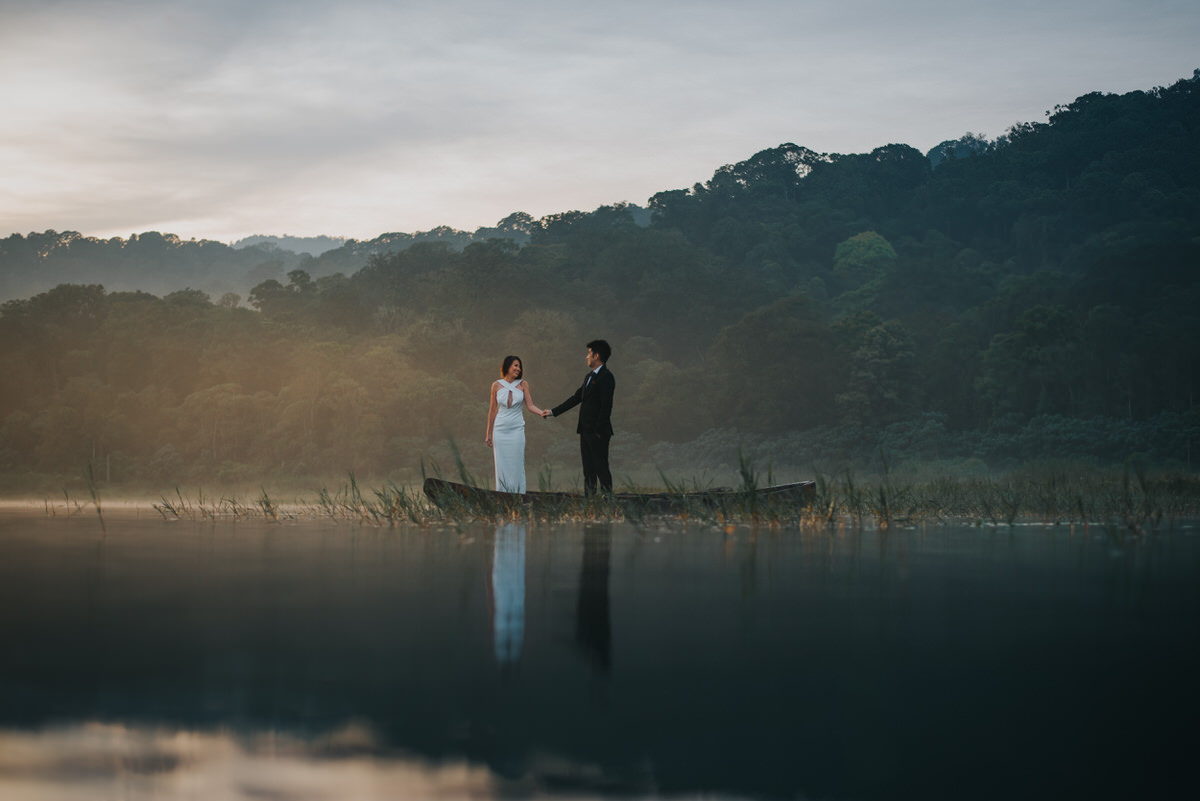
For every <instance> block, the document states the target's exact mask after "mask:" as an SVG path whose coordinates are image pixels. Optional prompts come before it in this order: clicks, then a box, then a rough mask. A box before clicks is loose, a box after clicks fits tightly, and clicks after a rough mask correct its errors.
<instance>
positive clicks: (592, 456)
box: [579, 434, 612, 495]
mask: <svg viewBox="0 0 1200 801" xmlns="http://www.w3.org/2000/svg"><path fill="white" fill-rule="evenodd" d="M609 439H611V438H610V437H606V436H603V435H596V434H581V435H580V436H579V455H580V456H581V457H582V458H583V492H584V494H586V495H595V494H596V484H597V483H599V484H600V491H601V492H603V493H604V494H606V495H612V473H611V472H610V471H609V469H608V441H609Z"/></svg>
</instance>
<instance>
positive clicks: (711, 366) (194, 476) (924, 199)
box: [0, 71, 1200, 485]
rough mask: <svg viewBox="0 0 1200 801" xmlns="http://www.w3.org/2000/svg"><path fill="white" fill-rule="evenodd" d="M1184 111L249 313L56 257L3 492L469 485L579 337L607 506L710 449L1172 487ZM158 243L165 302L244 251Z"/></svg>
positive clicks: (823, 462)
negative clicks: (209, 485) (512, 374)
mask: <svg viewBox="0 0 1200 801" xmlns="http://www.w3.org/2000/svg"><path fill="white" fill-rule="evenodd" d="M1198 90H1200V71H1198V72H1197V74H1196V75H1194V76H1193V77H1192V78H1190V79H1185V80H1181V81H1179V82H1178V83H1176V84H1174V85H1172V86H1170V87H1166V88H1159V89H1154V90H1150V91H1144V92H1133V93H1130V94H1126V95H1120V96H1118V95H1108V94H1099V93H1096V94H1090V95H1086V96H1084V97H1080V98H1078V99H1077V100H1075V101H1074V102H1072V103H1070V104H1068V105H1064V106H1059V107H1057V108H1055V109H1053V110H1052V111H1051V112H1050V113H1049V114H1048V117H1047V120H1046V121H1045V122H1038V123H1026V124H1020V125H1017V126H1014V127H1013V128H1012V129H1011V130H1010V131H1009V132H1008V133H1007V134H1006V135H1004V136H1002V137H1000V138H999V139H997V140H995V141H987V140H983V139H981V138H980V137H977V136H974V135H967V136H966V137H963V138H962V139H960V140H956V141H948V142H946V143H944V144H943V145H940V146H939V147H938V148H936V149H935V150H934V151H933V152H932V153H930V154H928V155H926V154H922V153H920V152H918V151H916V150H914V149H912V148H910V147H908V146H905V145H895V144H894V145H887V146H885V147H880V148H878V149H877V150H875V151H873V152H872V153H869V154H854V155H837V154H819V153H814V152H812V151H809V150H807V149H805V148H803V147H798V146H796V145H792V144H785V145H781V146H779V147H776V148H773V149H770V150H765V151H762V152H761V153H758V154H756V155H754V156H753V157H751V158H750V159H748V160H746V161H744V162H742V163H739V164H735V165H729V166H725V167H722V168H720V169H719V170H717V171H716V173H715V174H714V175H713V176H712V178H711V179H710V180H709V181H707V182H706V183H704V184H697V185H695V186H694V187H692V188H691V189H680V190H673V191H666V192H662V193H660V194H658V195H655V196H654V197H653V198H651V199H650V200H649V203H648V206H649V210H650V213H651V217H650V219H649V220H647V219H645V218H644V216H643V215H642V214H641V213H642V210H641V209H639V208H637V207H632V206H625V205H616V206H611V207H604V208H600V209H597V210H595V211H592V212H578V211H572V212H566V213H563V214H558V215H553V216H550V217H546V218H543V219H541V220H534V219H532V218H530V217H529V216H528V215H522V214H514V215H512V216H510V217H509V218H506V220H504V221H502V223H501V224H500V225H498V226H497V228H496V229H495V231H496V234H497V235H496V236H495V237H489V236H478V237H472V238H471V241H470V242H469V243H465V242H457V243H449V242H436V241H433V242H430V241H423V242H407V243H405V247H404V249H396V250H389V249H386V248H374V249H371V248H365V247H363V246H362V243H353V242H351V243H347V244H346V246H344V247H343V248H339V249H335V250H331V251H329V252H328V253H325V254H323V255H322V257H321V258H319V259H312V258H311V257H303V258H300V257H295V256H294V255H292V256H290V257H288V258H283V259H280V258H276V259H275V263H274V264H273V266H272V267H271V269H272V270H274V271H275V274H274V275H267V274H266V273H265V272H264V274H263V280H261V281H259V282H257V283H256V284H255V285H254V286H253V288H252V289H251V290H250V291H249V292H248V293H247V294H246V296H245V297H240V296H238V295H237V294H233V293H228V294H224V295H222V296H219V297H214V296H213V295H211V294H209V293H207V292H204V291H200V290H196V289H187V290H179V291H173V292H169V293H166V294H165V295H163V296H162V297H159V296H156V295H151V294H145V293H142V292H130V291H110V290H108V289H105V288H103V287H102V286H100V285H98V282H96V281H93V280H88V279H86V278H85V276H88V275H96V274H99V271H96V270H94V268H95V264H93V262H92V261H91V258H92V256H91V255H90V254H92V253H93V252H101V253H105V254H107V255H105V256H104V259H108V260H110V261H111V260H112V259H117V261H118V262H119V263H120V265H121V267H122V269H126V268H127V269H130V270H139V269H140V270H144V271H146V272H145V274H146V275H149V274H150V273H151V272H152V271H153V268H152V262H153V259H151V258H149V257H145V258H143V257H142V256H140V255H139V253H142V252H144V251H142V250H141V248H143V247H148V246H150V245H153V246H154V247H155V248H158V249H159V251H162V249H163V247H164V246H163V243H162V241H159V240H163V241H168V240H167V238H164V237H159V236H158V235H150V234H147V235H143V236H142V237H138V238H136V240H130V241H129V242H124V243H123V244H122V246H121V247H120V248H119V251H120V253H122V254H124V255H122V256H120V257H119V258H118V257H116V256H113V255H112V251H106V250H104V247H105V246H104V243H95V242H93V243H92V244H90V245H87V246H80V245H79V241H84V242H86V240H82V238H79V241H73V242H72V243H70V245H69V247H67V248H66V251H67V252H68V253H69V254H70V258H71V260H72V263H74V264H75V265H76V267H77V270H78V272H77V273H75V274H73V276H72V278H71V280H72V282H73V283H71V284H68V285H61V286H58V287H56V288H54V289H51V290H49V291H46V292H42V293H40V294H36V295H34V296H32V297H29V298H28V299H19V300H11V301H9V302H7V303H5V304H4V305H3V307H2V308H0V370H2V371H3V375H4V380H3V384H2V387H3V389H2V390H0V420H2V421H3V427H2V428H0V472H4V473H7V474H9V475H10V476H27V475H29V474H32V473H36V474H41V475H45V476H50V477H61V476H70V475H78V474H80V472H81V471H83V470H85V469H86V465H87V463H88V462H89V461H91V462H92V463H93V465H94V466H96V469H97V470H98V471H99V472H100V473H102V474H103V475H104V476H105V477H106V478H111V480H112V481H113V482H139V481H140V482H149V483H151V484H154V483H156V482H157V483H158V484H164V483H167V482H174V481H181V482H183V481H205V480H208V481H212V480H227V481H259V480H271V479H273V478H280V479H281V478H285V477H292V478H295V479H307V478H323V477H329V476H337V475H339V474H342V475H344V473H345V472H346V471H347V470H354V471H356V472H357V473H358V474H360V475H364V476H365V475H370V476H391V477H394V478H399V479H400V480H410V479H411V478H412V477H413V476H414V475H416V473H417V471H418V470H419V465H420V463H421V460H422V459H426V460H428V459H429V458H430V457H433V458H435V459H438V460H440V461H441V462H443V463H444V462H446V461H447V460H448V459H449V458H450V456H449V454H448V452H447V447H448V445H447V443H448V442H449V441H450V440H451V439H453V440H454V441H455V442H457V444H458V446H459V447H460V448H461V450H462V453H463V454H464V456H465V457H466V460H467V463H468V465H469V466H471V467H472V468H473V469H475V470H477V471H478V473H479V474H480V475H481V476H487V475H488V474H489V472H490V469H489V468H488V467H487V464H488V462H487V460H488V458H489V457H488V452H487V449H486V448H485V446H484V445H483V444H482V439H483V430H484V423H485V417H486V409H487V406H486V401H487V398H486V394H487V387H488V385H489V383H490V381H491V380H492V378H494V377H495V376H496V374H497V373H498V370H499V364H500V361H501V359H502V358H503V356H504V355H505V354H508V353H515V354H518V355H520V356H521V357H522V358H523V359H524V361H525V365H526V368H527V374H528V377H529V380H530V381H531V384H532V387H533V392H534V398H535V399H536V402H537V403H538V404H539V405H548V404H553V403H557V402H558V401H561V400H562V399H563V398H564V397H566V395H567V394H568V393H569V392H570V391H571V390H573V389H574V387H575V385H576V384H577V382H578V380H579V379H580V378H581V376H582V374H583V372H584V370H585V369H586V367H585V365H584V360H583V351H584V343H585V342H586V341H587V340H589V339H592V338H595V337H604V338H607V339H608V340H609V341H610V342H611V343H612V345H613V350H614V354H613V358H612V360H611V362H610V366H611V367H612V369H613V371H614V373H615V374H616V376H617V381H618V386H617V406H616V413H615V415H614V422H615V425H616V427H617V430H618V433H617V437H616V439H615V440H614V443H613V448H614V452H613V461H614V467H615V468H616V472H617V474H618V478H619V479H620V478H621V477H622V476H631V477H633V478H634V479H635V480H641V479H642V478H643V477H644V476H646V475H650V476H653V475H654V473H655V471H656V469H658V468H660V467H661V468H663V469H664V470H666V471H669V472H670V473H671V477H672V478H684V479H687V478H690V477H700V476H703V475H718V474H720V473H721V472H722V471H727V470H728V469H729V468H730V465H731V464H732V465H736V460H737V452H738V449H739V447H740V448H742V449H743V451H744V452H745V453H746V454H747V455H748V456H750V457H751V458H752V459H755V460H757V461H758V462H759V463H760V465H762V466H765V464H766V463H767V462H771V463H773V464H775V465H776V466H778V467H781V468H784V469H787V470H790V471H793V472H804V471H811V470H812V469H813V468H817V469H821V470H833V469H838V468H840V467H843V466H847V465H850V466H853V465H864V464H867V463H868V462H869V461H870V460H871V459H876V460H878V459H879V455H880V453H883V454H884V455H885V457H888V458H891V459H893V460H894V462H900V461H903V460H917V459H924V460H942V461H943V462H945V461H947V460H949V461H953V462H958V463H960V464H963V465H966V466H968V467H970V468H972V469H980V468H981V466H982V465H988V466H990V467H992V468H1002V467H1005V466H1009V465H1012V464H1014V463H1016V462H1018V461H1020V460H1027V459H1045V458H1055V457H1067V456H1070V457H1084V458H1090V459H1094V460H1098V461H1102V462H1116V463H1119V462H1121V461H1123V460H1125V459H1127V458H1128V457H1131V456H1138V457H1139V458H1145V459H1149V460H1152V461H1154V462H1156V463H1159V464H1168V465H1173V466H1177V467H1187V468H1193V467H1194V466H1195V461H1196V459H1197V457H1200V454H1195V455H1193V453H1192V450H1193V448H1194V447H1196V445H1198V444H1200V406H1198V404H1197V401H1198V400H1200V92H1198ZM154 237H158V239H154ZM148 240H149V241H148ZM174 246H175V249H176V250H178V251H180V252H181V253H184V252H186V253H187V254H188V255H187V257H186V258H184V259H182V260H180V261H173V262H170V263H171V264H172V265H173V266H172V269H178V270H179V272H180V275H183V276H192V275H195V276H203V275H206V274H207V273H206V271H212V270H214V269H216V268H215V266H214V265H216V264H218V263H220V262H222V260H224V261H228V260H230V259H234V258H239V257H235V254H239V253H246V252H247V251H232V250H231V249H229V248H227V247H225V246H221V245H216V244H214V243H179V242H178V241H176V242H175V243H174ZM355 246H357V247H358V248H359V250H358V252H357V255H354V252H355V251H354V248H355ZM4 247H5V250H4V251H3V259H4V261H3V262H2V263H3V265H4V270H5V271H8V270H9V269H11V268H10V265H11V264H12V263H13V262H12V259H13V258H14V257H13V255H12V254H13V253H14V252H16V251H17V250H18V249H20V248H26V251H27V252H23V255H22V256H21V258H23V259H25V260H26V262H28V263H29V264H32V265H34V267H35V268H36V265H38V264H39V263H46V262H47V261H48V260H49V259H51V258H61V257H62V253H61V252H59V251H57V250H56V249H55V248H53V247H51V248H48V249H47V248H46V247H45V246H44V243H41V242H40V241H39V240H37V238H36V237H34V236H30V237H28V238H26V237H10V238H9V239H8V240H6V241H5V242H4ZM60 247H61V246H60ZM93 248H95V249H97V250H96V251H93V250H92V249H93ZM210 249H211V250H212V252H213V253H214V254H215V255H214V257H213V259H211V260H206V259H208V256H207V254H206V251H207V250H210ZM56 252H57V253H58V256H54V255H53V254H54V253H56ZM263 253H264V251H261V250H260V251H258V255H259V256H260V257H261V256H262V255H263ZM96 258H97V259H99V258H100V257H99V256H97V257H96ZM39 259H40V260H41V261H40V262H39ZM252 260H253V259H251V260H250V261H246V262H239V263H238V265H237V269H242V268H243V267H244V268H245V272H249V271H250V270H253V269H255V268H256V266H255V265H251V261H252ZM23 263H24V262H23ZM105 263H109V262H107V261H106V262H105ZM162 263H163V261H162V260H161V259H160V261H159V262H158V264H159V265H160V266H161V264H162ZM330 265H337V267H338V269H336V270H335V269H331V268H330ZM131 274H134V273H131ZM202 284H203V281H202V280H200V278H197V279H196V280H195V281H192V282H191V286H201V285H202ZM573 430H574V426H573V423H568V422H567V421H541V420H530V422H529V437H530V453H529V462H530V470H531V472H536V471H537V470H538V468H539V465H541V464H543V463H546V464H548V465H550V466H551V467H553V470H554V474H553V480H554V481H555V482H556V483H559V484H566V485H569V484H570V482H571V481H572V480H573V478H572V476H573V475H574V472H575V471H577V467H576V463H577V456H576V455H575V454H576V447H577V444H576V442H575V438H574V435H573ZM964 460H970V461H964ZM16 480H17V479H13V481H16ZM47 480H52V479H49V478H48V479H47ZM53 480H58V478H53ZM10 483H12V482H10Z"/></svg>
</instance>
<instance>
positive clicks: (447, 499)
mask: <svg viewBox="0 0 1200 801" xmlns="http://www.w3.org/2000/svg"><path fill="white" fill-rule="evenodd" d="M816 487H817V484H816V482H815V481H797V482H795V483H792V484H777V485H775V486H771V487H762V488H758V489H754V490H749V491H747V490H735V489H729V488H727V487H718V488H714V489H707V490H695V491H688V492H617V493H614V494H613V497H612V501H613V502H615V503H617V504H619V505H621V506H623V507H633V508H636V509H641V510H643V511H651V512H668V511H672V510H676V509H686V508H688V507H689V506H693V505H705V506H721V505H737V506H738V507H741V508H746V507H752V506H758V505H765V504H772V503H804V502H807V501H809V500H811V499H812V497H813V495H814V493H815V492H816ZM424 491H425V495H426V496H428V498H429V499H430V500H431V501H433V502H434V503H435V504H436V505H437V506H439V507H442V508H453V507H455V506H463V505H465V506H468V507H471V508H476V509H484V510H491V509H496V510H500V509H508V508H513V509H516V508H526V507H531V508H533V509H538V510H547V511H552V510H562V511H569V510H570V509H572V508H575V507H578V506H582V505H585V504H587V503H588V499H587V498H586V497H585V496H583V495H581V494H579V493H575V492H527V493H525V494H524V495H519V494H516V493H512V492H497V491H495V490H489V489H483V488H482V487H472V486H469V485H467V484H457V483H455V482H453V481H446V480H444V479H440V478H427V479H425V485H424Z"/></svg>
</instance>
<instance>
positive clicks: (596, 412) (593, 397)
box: [542, 339, 617, 497]
mask: <svg viewBox="0 0 1200 801" xmlns="http://www.w3.org/2000/svg"><path fill="white" fill-rule="evenodd" d="M611 355H612V348H610V347H609V346H608V343H607V342H605V341H604V340H603V339H594V340H592V341H591V342H589V343H587V365H588V368H589V369H588V374H587V375H586V376H584V379H583V386H581V387H580V388H579V389H578V390H576V391H575V394H574V395H572V396H571V397H569V398H567V399H566V400H565V401H563V402H562V403H560V404H558V405H557V406H555V407H554V408H553V409H548V410H546V411H544V412H542V416H543V417H558V416H559V415H560V414H562V413H563V412H565V411H567V410H569V409H571V408H573V407H575V406H578V407H579V425H578V426H576V427H575V431H576V433H578V434H579V455H580V456H581V457H582V458H583V491H584V493H586V494H587V495H588V496H589V497H590V496H592V495H595V494H596V484H597V483H599V485H600V491H601V492H603V493H604V494H605V495H612V473H611V472H610V471H609V469H608V441H609V440H610V439H612V435H613V427H612V405H613V392H614V390H616V388H617V380H616V379H615V378H613V374H612V371H611V370H609V369H608V366H607V362H608V357H609V356H611Z"/></svg>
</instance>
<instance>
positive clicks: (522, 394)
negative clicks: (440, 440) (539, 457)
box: [484, 356, 542, 494]
mask: <svg viewBox="0 0 1200 801" xmlns="http://www.w3.org/2000/svg"><path fill="white" fill-rule="evenodd" d="M500 373H501V375H502V376H503V377H502V378H501V379H500V380H498V381H493V382H492V399H491V403H490V404H489V407H488V421H487V437H486V438H485V439H484V442H486V443H487V444H488V447H489V448H491V449H492V455H493V456H494V457H495V460H496V489H497V490H498V491H500V492H519V493H521V494H524V493H525V414H524V410H525V408H527V407H528V409H529V411H531V412H533V413H534V414H536V415H541V414H542V410H541V409H539V408H538V407H537V406H534V405H533V398H532V397H531V396H530V394H529V382H528V381H526V380H525V379H524V378H523V377H522V376H523V373H524V370H523V369H522V367H521V360H520V359H518V358H517V357H516V356H505V357H504V364H503V366H502V367H501V368H500Z"/></svg>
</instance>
